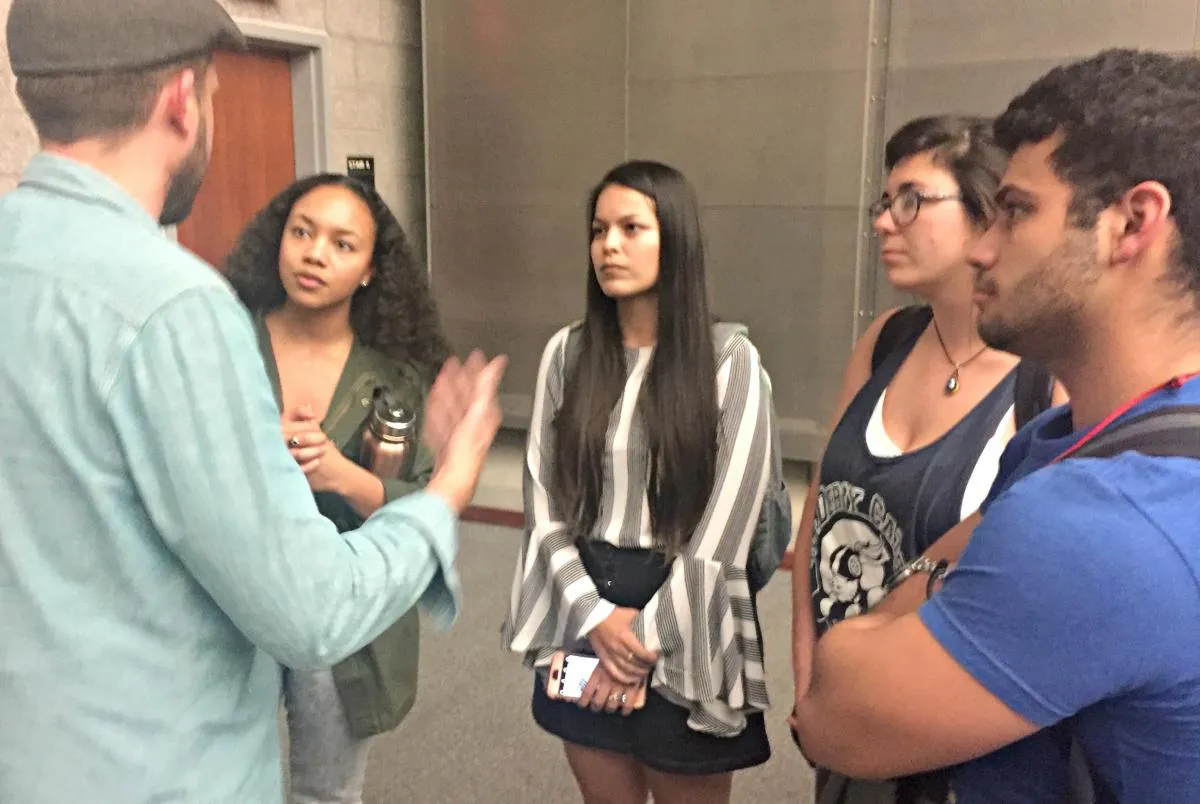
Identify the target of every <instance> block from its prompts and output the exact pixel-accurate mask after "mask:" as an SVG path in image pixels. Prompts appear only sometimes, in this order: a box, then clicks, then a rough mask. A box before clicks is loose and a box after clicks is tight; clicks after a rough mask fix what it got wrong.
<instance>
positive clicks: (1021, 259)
mask: <svg viewBox="0 0 1200 804" xmlns="http://www.w3.org/2000/svg"><path fill="white" fill-rule="evenodd" d="M996 138H997V141H998V142H999V143H1001V144H1002V145H1003V146H1004V147H1005V148H1006V149H1008V150H1009V151H1010V153H1011V154H1012V160H1011V162H1010V165H1009V168H1008V171H1007V173H1006V175H1005V178H1004V182H1003V185H1002V187H1001V190H1000V192H999V197H998V199H997V201H998V204H999V208H1000V219H999V221H998V223H997V224H996V225H995V226H994V227H993V228H992V230H991V231H989V232H988V233H987V234H986V235H985V236H983V237H982V238H981V240H980V241H979V243H978V244H977V246H976V247H975V249H974V254H973V260H972V262H973V264H974V266H975V269H976V291H977V294H976V301H977V304H978V307H979V331H980V334H981V336H982V337H983V338H984V340H985V341H987V342H988V343H989V344H991V345H992V346H995V347H996V348H999V349H1003V350H1005V351H1009V352H1014V353H1016V354H1019V355H1022V356H1025V357H1031V358H1035V359H1038V360H1041V361H1043V362H1045V364H1046V365H1047V366H1048V367H1049V368H1050V369H1051V370H1052V371H1053V373H1054V374H1055V376H1056V377H1057V378H1058V379H1059V380H1060V381H1061V382H1062V384H1063V385H1064V386H1065V387H1066V389H1067V391H1068V392H1069V393H1070V397H1071V403H1070V406H1069V407H1064V408H1060V409H1057V410H1054V411H1051V412H1048V413H1047V414H1045V415H1044V416H1042V417H1040V418H1039V419H1038V420H1036V421H1035V422H1033V423H1031V425H1030V426H1029V427H1028V428H1027V429H1026V430H1024V431H1023V432H1022V433H1021V434H1020V435H1019V436H1018V437H1017V438H1016V439H1014V441H1013V442H1012V443H1011V445H1010V446H1009V449H1008V451H1007V453H1006V455H1005V458H1004V460H1003V462H1002V467H1001V477H1000V478H999V479H998V481H997V485H996V490H995V492H994V493H993V495H992V498H991V500H990V502H989V504H988V505H987V506H986V510H985V512H984V515H983V517H982V519H975V520H972V521H970V522H968V523H965V524H964V525H963V526H962V529H963V532H959V533H956V532H955V531H951V533H950V534H948V536H947V537H946V539H944V540H943V541H945V542H947V543H948V544H949V543H953V542H955V541H957V542H959V543H961V542H962V541H963V540H965V532H966V531H968V530H969V529H970V528H971V527H974V532H973V533H971V534H970V541H969V544H967V546H966V549H965V551H963V553H962V555H961V559H960V560H959V561H958V563H957V566H956V567H955V568H954V569H953V570H952V571H951V572H950V573H949V574H948V575H947V576H946V578H945V582H944V586H943V587H942V589H941V591H939V592H938V593H937V594H936V595H935V596H934V597H933V599H932V600H930V601H928V602H926V603H924V604H923V605H921V606H920V608H919V610H918V609H917V606H916V604H914V603H913V602H912V601H913V599H914V597H917V596H919V597H922V598H923V597H924V589H925V586H926V581H927V577H925V576H924V575H923V574H922V572H921V570H922V569H924V568H925V567H927V566H928V564H927V563H922V564H919V565H917V566H915V567H914V571H915V572H916V574H915V577H914V578H913V579H912V580H911V581H909V582H906V583H905V584H904V585H903V586H899V587H897V588H896V589H895V591H894V592H893V596H894V597H895V598H896V602H893V603H892V605H891V607H883V606H881V609H883V610H881V611H878V612H875V613H871V614H868V615H866V616H864V617H861V618H859V619H856V620H850V621H847V622H846V623H844V624H842V625H839V626H837V627H835V628H834V629H832V630H831V631H830V632H829V633H828V634H827V635H826V636H825V637H823V638H822V639H821V641H820V642H819V643H818V644H817V646H816V651H815V656H814V670H813V680H812V683H811V686H810V687H809V688H808V689H807V690H798V691H797V702H796V712H795V715H794V718H793V724H794V726H795V728H796V730H797V733H798V736H799V738H800V740H801V743H802V745H803V747H804V750H805V752H806V753H807V754H808V755H809V756H810V757H812V758H813V760H814V761H816V762H817V763H819V764H822V765H825V766H828V767H831V768H833V769H836V770H838V771H842V772H845V773H848V774H851V775H854V776H868V777H879V778H886V777H890V776H896V775H900V774H908V773H913V772H918V771H922V770H929V769H932V768H937V767H944V766H948V765H954V764H959V763H964V762H970V761H971V760H973V759H975V758H977V757H984V756H985V755H990V756H987V757H986V759H982V760H979V761H978V762H975V763H971V764H969V765H968V766H967V767H966V768H964V769H963V771H962V773H960V774H959V777H958V779H957V781H956V784H955V795H956V797H957V800H958V801H959V802H964V803H965V802H987V801H990V802H1005V804H1009V803H1010V802H1013V801H1018V800H1028V801H1055V800H1059V799H1056V796H1057V795H1058V794H1061V790H1062V784H1063V780H1064V779H1063V775H1062V773H1061V771H1062V770H1063V768H1064V765H1063V764H1062V762H1061V756H1058V755H1054V754H1053V753H1052V752H1054V751H1057V750H1058V749H1059V747H1060V745H1056V744H1054V743H1053V741H1052V740H1050V739H1049V734H1048V733H1047V732H1044V731H1042V730H1043V729H1045V728H1046V727H1048V726H1051V725H1053V724H1056V723H1059V722H1062V721H1065V720H1068V719H1070V721H1071V727H1072V730H1073V732H1074V734H1076V735H1077V736H1078V737H1079V739H1080V742H1081V744H1082V746H1083V749H1084V751H1085V753H1086V754H1087V756H1088V759H1089V760H1090V763H1091V765H1092V766H1093V768H1094V770H1095V773H1096V774H1097V776H1098V777H1099V779H1100V780H1101V782H1102V783H1103V785H1104V786H1105V787H1106V788H1107V789H1108V790H1110V791H1111V792H1112V793H1113V794H1114V795H1115V796H1116V797H1117V799H1118V800H1119V801H1121V802H1123V803H1124V804H1149V803H1150V802H1163V801H1198V800H1200V583H1198V582H1197V578H1198V577H1200V537H1198V536H1197V530H1196V523H1197V521H1200V495H1198V494H1197V489H1198V488H1200V461H1196V460H1192V459H1189V458H1161V457H1148V456H1145V455H1142V454H1139V453H1133V452H1127V453H1124V454H1122V455H1120V456H1118V457H1114V458H1108V459H1085V458H1079V459H1072V458H1070V457H1066V459H1062V458H1063V457H1064V453H1066V452H1067V451H1068V450H1069V449H1071V448H1072V447H1074V446H1075V445H1078V444H1082V443H1084V442H1086V441H1088V440H1090V439H1091V438H1094V437H1095V434H1096V433H1097V432H1100V431H1102V430H1103V429H1104V428H1106V427H1107V426H1110V425H1111V424H1112V423H1113V422H1115V421H1120V420H1124V419H1126V418H1128V417H1130V416H1136V415H1138V414H1139V413H1142V412H1146V411H1150V410H1154V409H1156V408H1161V407H1164V406H1179V405H1197V404H1200V379H1194V376H1195V372H1197V371H1198V370H1200V61H1197V60H1196V59H1194V58H1176V57H1170V56H1166V55H1161V54H1154V53H1144V52H1134V51H1108V52H1105V53H1101V54H1099V55H1097V56H1095V57H1093V58H1090V59H1087V60H1084V61H1081V62H1078V63H1074V64H1071V65H1067V66H1065V67H1060V68H1057V69H1055V70H1053V71H1051V72H1050V73H1048V74H1047V75H1046V76H1044V77H1043V78H1041V79H1039V80H1038V81H1037V82H1035V83H1034V84H1033V85H1032V86H1031V87H1030V88H1029V89H1028V90H1027V91H1026V92H1025V93H1023V94H1022V95H1021V96H1020V97H1018V98H1017V99H1016V100H1014V101H1013V102H1012V103H1011V104H1010V106H1009V107H1008V109H1007V110H1006V111H1005V113H1004V114H1003V115H1002V116H1001V117H1000V118H999V119H998V121H997V122H996ZM976 523H978V524H976ZM955 530H956V531H957V530H959V529H955ZM939 544H941V543H939ZM937 547H938V546H936V545H935V548H937ZM940 549H942V550H946V549H947V548H946V547H945V546H944V545H943V546H942V547H941V548H940ZM931 554H932V555H931V556H929V557H930V558H937V557H940V556H938V555H937V554H936V553H935V551H932V550H931ZM945 554H946V553H943V555H945ZM906 602H907V608H908V609H909V611H908V612H905V611H904V607H905V605H906ZM880 656H886V657H887V661H886V662H884V663H882V664H881V663H880V662H879V657H880ZM1031 736H1032V740H1033V741H1034V742H1024V740H1025V738H1030V737H1031ZM1031 747H1032V748H1033V749H1034V750H1035V753H1034V754H1032V755H1031V754H1030V753H1029V751H1030V748H1031ZM1039 749H1040V751H1041V752H1042V753H1036V751H1037V750H1039ZM1046 752H1051V753H1050V754H1049V759H1046V757H1047V756H1048V755H1047V753H1046ZM1030 756H1035V757H1037V758H1038V759H1040V760H1044V761H1039V762H1037V763H1036V764H1035V765H1031V764H1030V763H1029V762H1028V761H1027V760H1028V759H1029V757H1030ZM1033 767H1037V768H1038V769H1039V770H1040V772H1041V773H1044V776H1043V775H1037V776H1035V777H1034V778H1032V779H1031V778H1029V776H1030V771H1031V769H1032V768H1033Z"/></svg>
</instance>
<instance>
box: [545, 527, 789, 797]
mask: <svg viewBox="0 0 1200 804" xmlns="http://www.w3.org/2000/svg"><path fill="white" fill-rule="evenodd" d="M580 554H581V556H582V558H583V564H584V567H585V568H586V569H587V571H588V574H589V575H590V576H591V577H592V580H593V581H595V583H596V587H597V589H598V590H599V592H600V596H601V597H603V598H604V599H605V600H607V601H609V602H610V603H613V604H615V605H617V606H620V607H622V608H631V609H641V608H643V607H644V606H645V605H646V603H648V602H649V601H650V598H652V597H654V594H655V593H656V592H657V591H658V590H659V587H661V586H662V585H663V584H664V583H666V580H667V576H668V575H670V571H671V567H670V565H669V564H668V563H667V562H666V560H665V559H664V557H663V556H662V554H661V553H658V552H655V551H651V550H633V549H622V548H617V547H613V546H612V545H610V544H607V543H605V542H597V541H588V542H587V543H585V544H584V545H582V546H581V547H580ZM533 719H534V720H535V721H536V722H537V724H538V725H539V726H541V727H542V729H544V730H545V731H547V732H549V733H550V734H553V735H554V736H556V737H559V738H561V739H563V740H565V741H567V742H569V743H575V744H577V745H582V746H586V747H589V748H598V749H600V750H603V751H613V752H615V753H618V754H628V755H630V756H632V757H633V758H635V759H637V760H638V761H639V762H641V763H642V764H644V765H646V766H647V767H649V768H653V769H654V770H657V771H660V772H662V773H673V774H679V775H683V776H703V775H708V774H715V773H727V772H729V771H736V770H741V769H743V768H750V767H753V766H755V765H761V764H762V763H764V762H766V761H767V760H768V759H770V757H771V746H770V743H769V742H768V740H767V729H766V724H765V722H764V718H763V715H762V713H761V712H757V713H754V714H752V715H747V717H746V728H745V729H743V730H742V732H741V734H739V735H737V736H736V737H715V736H713V735H711V734H703V733H701V732H698V731H694V730H692V729H690V728H688V725H687V720H688V710H686V709H684V708H683V707H680V706H676V705H675V704H673V703H671V702H670V701H668V700H667V699H666V698H664V697H663V696H661V695H659V694H658V693H657V692H655V691H654V690H653V689H650V690H647V693H646V705H645V706H644V707H643V708H642V709H638V710H635V711H634V712H633V713H631V714H630V715H628V716H625V715H622V714H620V713H619V712H618V713H612V714H610V713H608V712H593V711H591V710H590V709H581V708H580V707H579V706H577V705H576V704H574V703H571V702H570V701H553V700H551V699H550V698H549V697H548V696H547V695H546V676H545V673H544V672H539V673H537V674H536V675H535V677H534V685H533Z"/></svg>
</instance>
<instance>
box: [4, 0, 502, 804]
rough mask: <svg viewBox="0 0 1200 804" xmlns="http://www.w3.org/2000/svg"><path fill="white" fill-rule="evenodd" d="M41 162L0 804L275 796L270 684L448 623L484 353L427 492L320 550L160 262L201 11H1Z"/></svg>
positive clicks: (28, 253)
mask: <svg viewBox="0 0 1200 804" xmlns="http://www.w3.org/2000/svg"><path fill="white" fill-rule="evenodd" d="M7 34H8V47H9V53H10V57H11V62H12V67H13V71H14V73H15V74H16V76H17V91H18V94H19V96H20V97H21V100H22V102H23V103H24V105H25V107H26V109H27V111H29V113H30V116H31V117H32V118H33V120H34V124H35V126H36V127H37V129H38V133H39V136H40V138H41V141H42V152H41V153H39V154H38V155H37V156H36V157H35V158H34V159H33V161H32V163H31V164H30V165H29V167H28V170H27V172H26V174H25V176H24V178H23V179H22V181H21V184H20V186H19V187H18V189H17V190H15V191H14V192H12V193H10V194H8V195H6V196H3V197H0V344H2V345H0V399H2V400H3V403H2V404H0V443H3V445H4V449H3V459H2V460H0V512H3V515H2V516H0V723H3V728H2V729H0V801H4V802H21V804H42V803H43V802H44V803H45V804H62V803H63V802H80V801H89V802H98V803H99V804H139V802H152V801H153V802H188V803H189V804H201V803H202V802H213V804H218V803H219V804H239V803H241V802H246V804H250V803H251V802H253V804H262V802H272V801H275V802H278V801H280V800H281V796H282V780H281V770H280V754H279V743H278V736H277V728H276V724H277V713H278V707H279V697H280V663H282V664H284V665H288V666H292V667H297V668H306V667H328V666H330V665H332V664H334V663H336V662H337V661H339V660H341V659H342V658H344V657H346V656H348V655H350V654H351V653H353V652H354V651H356V650H357V649H359V648H360V647H362V646H363V645H364V644H366V643H367V642H369V641H370V640H371V639H373V638H374V637H375V636H377V635H378V634H379V633H380V632H382V631H383V630H384V629H385V628H387V627H388V626H389V625H391V624H392V623H393V622H395V621H396V620H397V619H398V618H399V617H400V616H401V615H402V614H403V613H404V612H405V611H407V610H408V609H410V608H411V607H412V606H413V605H414V604H415V603H417V602H421V603H423V604H424V605H425V606H426V607H427V609H428V611H429V613H430V614H431V616H432V618H433V619H434V621H435V622H436V623H439V624H441V625H443V626H446V625H448V624H449V623H450V622H451V621H452V620H453V619H454V617H455V616H456V613H457V609H458V583H457V576H456V574H455V569H454V557H455V553H456V537H455V525H456V514H457V513H458V512H460V511H461V509H462V508H463V507H464V506H465V505H466V504H467V502H468V501H469V499H470V496H471V494H472V493H473V491H474V486H475V483H476V481H477V479H478V474H479V471H480V468H481V465H482V460H483V458H484V456H485V455H486V451H487V448H488V446H489V444H490V442H491V439H492V437H493V436H494V434H495V431H496V427H497V426H498V423H499V412H498V407H497V404H496V385H497V383H498V382H499V378H500V375H501V373H502V370H503V362H502V361H501V360H497V361H493V363H491V364H488V366H486V367H483V368H481V367H480V365H479V364H471V365H469V366H468V367H466V368H463V367H459V366H458V365H457V364H456V363H452V364H451V365H449V366H448V367H447V369H446V370H445V371H444V372H443V375H442V377H441V378H439V382H438V384H437V385H436V386H435V389H434V392H433V393H432V395H431V398H430V400H429V403H428V415H427V419H428V425H427V439H428V443H429V444H430V447H431V449H432V450H433V452H434V453H435V455H436V457H437V465H438V468H437V470H436V472H435V476H434V478H433V480H432V481H431V482H430V483H429V485H428V489H427V491H426V492H423V493H418V494H414V495H411V496H409V497H407V498H405V499H403V500H401V501H397V502H394V503H391V504H389V505H386V506H384V507H383V508H381V509H380V511H379V512H378V513H377V514H376V515H375V516H373V517H372V518H371V519H369V520H368V521H367V523H366V524H365V525H364V526H363V527H362V528H361V529H360V530H358V531H355V532H351V533H348V534H344V535H339V534H338V533H337V532H336V529H335V528H334V526H333V525H332V524H331V523H330V522H329V521H328V520H326V519H325V518H324V517H322V516H321V515H320V514H319V513H318V511H317V509H316V506H315V504H314V502H313V496H312V494H311V492H310V491H309V488H308V485H307V482H306V481H305V478H304V475H303V473H302V472H301V470H300V469H299V467H298V466H297V465H296V463H295V461H294V460H293V459H292V457H291V456H290V454H289V453H288V450H287V448H286V446H285V445H284V443H283V439H282V438H281V435H280V424H279V420H278V414H277V411H276V407H275V402H274V400H273V398H272V395H271V388H270V386H269V384H268V381H267V378H266V374H265V372H264V370H263V364H262V360H261V358H260V356H259V350H258V348H257V345H256V342H255V335H254V331H253V328H252V326H251V322H250V319H249V317H248V315H247V313H246V312H245V310H244V309H243V308H242V307H241V305H240V304H239V303H238V302H237V300H236V299H235V297H234V295H233V293H232V292H231V291H230V289H229V288H228V287H227V285H226V284H225V282H224V280H223V279H222V278H221V277H220V276H219V275H218V274H217V273H216V272H215V271H213V270H212V269H211V268H209V267H208V266H207V265H205V264H204V263H202V262H201V261H200V260H198V259H196V258H195V257H193V256H191V255H190V254H188V253H187V252H185V251H184V250H182V249H180V248H179V247H178V246H177V245H176V244H175V243H173V242H172V241H171V240H170V239H169V238H168V237H167V236H166V235H165V234H164V233H163V231H162V230H161V228H160V224H171V223H175V222H178V221H179V220H182V219H183V218H184V217H185V216H186V214H187V212H188V209H189V208H190V206H191V201H192V198H193V197H194V196H195V192H196V190H197V189H198V188H199V185H200V180H201V178H202V176H203V173H204V169H205V166H206V164H207V162H208V155H209V153H210V151H211V147H212V145H211V143H212V137H211V135H212V95H213V92H214V91H215V90H216V88H217V76H216V74H215V71H214V70H213V68H212V64H211V53H212V52H213V51H214V50H216V49H220V48H225V47H237V46H240V44H241V37H240V35H239V34H238V32H237V29H236V27H235V26H234V24H233V22H232V20H230V18H229V17H228V15H227V14H226V13H225V12H224V11H223V10H222V9H221V8H220V6H218V5H217V4H216V2H215V0H105V2H103V3H96V2H95V0H56V2H52V3H51V2H45V0H13V3H12V9H11V12H10V16H9V20H8V27H7Z"/></svg>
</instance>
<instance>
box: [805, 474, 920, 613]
mask: <svg viewBox="0 0 1200 804" xmlns="http://www.w3.org/2000/svg"><path fill="white" fill-rule="evenodd" d="M866 497H867V492H866V490H865V489H862V488H860V487H858V486H856V485H854V484H853V483H846V482H840V481H839V482H834V483H830V484H828V485H822V486H821V490H820V496H819V497H818V499H817V508H816V518H815V520H814V522H813V530H814V532H815V533H816V534H818V538H817V539H816V540H815V542H814V545H813V554H814V555H813V562H812V563H813V565H814V566H815V567H816V568H817V577H815V578H814V579H813V581H814V583H813V590H814V597H815V598H816V602H817V607H816V615H817V619H818V620H819V621H820V622H821V623H822V624H823V625H824V624H826V623H828V625H832V624H833V623H836V622H840V621H841V620H844V619H846V618H847V617H853V616H855V615H857V614H862V613H863V612H864V611H867V610H868V609H870V608H871V607H872V606H874V605H875V604H876V603H878V602H879V601H880V600H882V599H883V596H884V593H885V592H886V588H885V583H886V582H887V579H888V578H890V577H891V576H892V574H893V573H895V572H896V571H897V570H898V569H899V568H900V566H901V565H902V564H903V554H904V551H903V545H902V542H903V532H902V531H901V530H900V526H899V525H898V524H897V522H896V518H895V517H894V516H892V515H891V514H889V513H888V511H887V504H886V503H885V502H884V499H883V497H882V496H880V495H879V494H872V495H871V498H870V501H869V502H868V501H867V499H866ZM864 503H865V504H864ZM825 627H828V626H825Z"/></svg>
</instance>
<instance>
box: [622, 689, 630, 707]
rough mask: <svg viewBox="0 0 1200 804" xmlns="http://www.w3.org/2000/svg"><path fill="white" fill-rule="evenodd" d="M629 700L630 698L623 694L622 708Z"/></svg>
mask: <svg viewBox="0 0 1200 804" xmlns="http://www.w3.org/2000/svg"><path fill="white" fill-rule="evenodd" d="M628 700H629V696H628V695H626V694H625V693H623V692H622V693H621V706H624V705H625V702H626V701H628Z"/></svg>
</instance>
